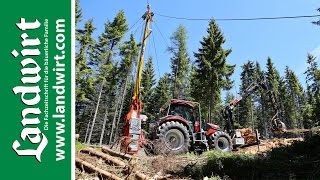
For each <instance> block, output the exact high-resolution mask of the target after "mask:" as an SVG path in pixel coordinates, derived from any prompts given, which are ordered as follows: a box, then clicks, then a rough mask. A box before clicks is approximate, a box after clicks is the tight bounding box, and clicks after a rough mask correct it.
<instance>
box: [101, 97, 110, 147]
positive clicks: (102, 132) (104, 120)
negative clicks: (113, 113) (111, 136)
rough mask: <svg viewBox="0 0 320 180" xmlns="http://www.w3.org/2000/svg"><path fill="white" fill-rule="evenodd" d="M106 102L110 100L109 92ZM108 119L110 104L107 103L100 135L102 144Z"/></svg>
mask: <svg viewBox="0 0 320 180" xmlns="http://www.w3.org/2000/svg"><path fill="white" fill-rule="evenodd" d="M106 102H108V94H107V97H106ZM107 120H108V104H106V112H105V113H104V118H103V126H102V131H101V135H100V142H99V145H100V146H101V145H102V141H103V136H104V131H105V128H106V123H107Z"/></svg>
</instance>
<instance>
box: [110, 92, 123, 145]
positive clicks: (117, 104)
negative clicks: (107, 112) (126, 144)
mask: <svg viewBox="0 0 320 180" xmlns="http://www.w3.org/2000/svg"><path fill="white" fill-rule="evenodd" d="M120 92H121V88H120ZM119 101H120V97H118V98H117V99H116V104H115V108H116V111H115V112H114V116H113V120H112V126H111V132H110V137H109V144H111V143H112V136H113V131H114V128H115V125H116V119H117V115H118V106H119V103H120V102H119Z"/></svg>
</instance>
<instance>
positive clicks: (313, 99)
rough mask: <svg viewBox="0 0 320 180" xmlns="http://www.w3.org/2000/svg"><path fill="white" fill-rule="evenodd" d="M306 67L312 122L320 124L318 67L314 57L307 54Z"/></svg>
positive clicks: (319, 78) (319, 75) (319, 70)
mask: <svg viewBox="0 0 320 180" xmlns="http://www.w3.org/2000/svg"><path fill="white" fill-rule="evenodd" d="M307 63H308V68H307V71H306V72H305V74H306V75H307V77H306V83H307V89H308V95H309V98H308V99H309V102H308V103H309V104H310V105H311V107H312V122H313V124H314V125H320V120H319V117H320V87H319V86H320V69H319V67H318V63H317V61H316V57H314V56H313V55H311V54H308V59H307Z"/></svg>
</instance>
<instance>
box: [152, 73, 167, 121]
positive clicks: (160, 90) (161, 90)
mask: <svg viewBox="0 0 320 180" xmlns="http://www.w3.org/2000/svg"><path fill="white" fill-rule="evenodd" d="M169 100H170V75H169V74H168V73H166V74H164V75H163V76H162V77H161V78H160V79H159V81H158V84H157V86H156V87H155V90H154V93H153V94H152V96H151V102H152V104H150V105H149V107H150V113H151V114H153V115H156V114H158V113H159V110H160V108H161V107H162V106H163V105H164V104H165V103H166V102H168V101H169Z"/></svg>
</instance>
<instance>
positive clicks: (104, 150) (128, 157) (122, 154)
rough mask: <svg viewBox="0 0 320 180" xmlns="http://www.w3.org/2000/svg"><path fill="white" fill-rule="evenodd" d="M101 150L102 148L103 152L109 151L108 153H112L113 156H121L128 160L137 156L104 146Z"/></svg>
mask: <svg viewBox="0 0 320 180" xmlns="http://www.w3.org/2000/svg"><path fill="white" fill-rule="evenodd" d="M101 150H102V152H104V153H108V154H110V155H112V156H116V157H120V158H122V159H126V160H131V159H133V158H136V157H134V156H131V155H130V154H126V153H121V152H116V151H113V150H111V149H109V148H107V147H102V149H101Z"/></svg>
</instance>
